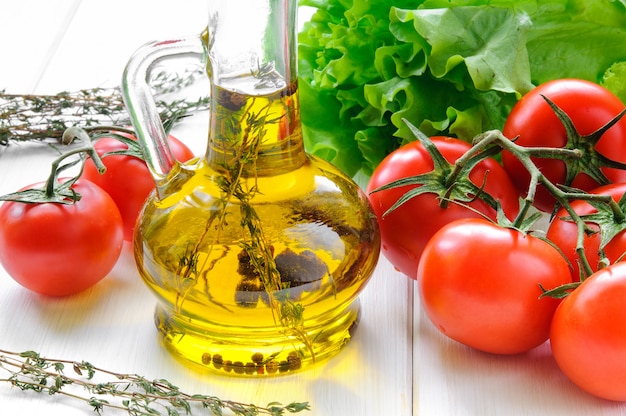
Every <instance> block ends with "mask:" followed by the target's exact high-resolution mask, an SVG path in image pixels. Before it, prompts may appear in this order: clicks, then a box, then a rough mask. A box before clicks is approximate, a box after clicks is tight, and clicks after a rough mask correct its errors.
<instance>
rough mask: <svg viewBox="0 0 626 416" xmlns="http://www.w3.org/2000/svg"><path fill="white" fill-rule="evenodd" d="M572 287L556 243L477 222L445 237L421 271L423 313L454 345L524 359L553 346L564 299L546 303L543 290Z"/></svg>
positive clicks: (435, 240) (453, 226)
mask: <svg viewBox="0 0 626 416" xmlns="http://www.w3.org/2000/svg"><path fill="white" fill-rule="evenodd" d="M570 282H571V280H570V273H569V267H568V265H567V262H566V261H565V259H564V258H563V257H562V256H561V254H560V253H559V252H558V250H556V249H555V248H554V247H552V246H551V245H550V244H549V243H547V242H545V241H543V240H541V239H539V238H536V237H533V236H531V235H527V234H524V233H522V232H519V231H517V230H514V229H509V228H502V227H500V226H497V225H495V224H493V223H491V222H489V221H487V220H484V219H474V218H472V219H462V220H457V221H454V222H452V223H450V224H448V225H446V226H445V227H443V228H442V229H441V230H440V231H438V232H437V233H436V234H435V235H434V236H433V237H432V238H431V240H430V241H429V242H428V244H427V245H426V247H425V248H424V253H423V254H422V258H421V260H420V263H419V267H418V270H417V284H418V287H419V292H420V297H421V302H422V307H423V308H424V311H425V312H426V315H427V316H428V317H429V318H430V320H431V321H432V322H433V324H434V325H435V326H436V327H437V328H438V329H439V330H440V331H441V332H442V333H443V334H445V335H446V336H448V337H449V338H452V339H454V340H456V341H458V342H460V343H462V344H465V345H468V346H470V347H472V348H475V349H478V350H481V351H485V352H489V353H494V354H517V353H522V352H526V351H529V350H530V349H532V348H535V347H537V346H538V345H540V344H542V343H543V342H545V341H546V340H547V339H548V335H549V332H550V322H551V321H552V316H553V314H554V311H555V310H556V308H557V306H558V304H559V300H558V299H554V298H549V297H542V298H540V296H541V294H542V293H543V292H542V290H541V286H543V288H545V289H546V290H549V289H553V288H556V287H559V286H561V285H563V284H566V283H570ZM540 285H541V286H540Z"/></svg>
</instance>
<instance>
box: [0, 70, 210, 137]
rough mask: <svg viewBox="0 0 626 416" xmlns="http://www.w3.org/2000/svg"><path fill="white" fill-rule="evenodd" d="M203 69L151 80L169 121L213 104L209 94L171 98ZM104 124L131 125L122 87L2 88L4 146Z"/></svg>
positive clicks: (0, 133) (159, 75)
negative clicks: (43, 90)
mask: <svg viewBox="0 0 626 416" xmlns="http://www.w3.org/2000/svg"><path fill="white" fill-rule="evenodd" d="M200 74H201V71H200V70H199V69H198V68H196V67H194V68H193V69H188V70H185V71H183V72H182V73H176V72H167V71H165V70H163V71H160V72H158V73H157V74H156V75H155V76H154V77H153V78H152V80H151V82H150V86H151V87H152V89H153V91H154V95H155V99H156V100H157V108H158V110H159V114H160V115H161V119H162V120H163V121H164V122H167V121H170V122H172V121H176V120H179V119H181V118H183V117H185V116H186V115H189V114H191V113H194V112H197V111H203V110H206V109H208V106H209V97H208V96H201V97H199V98H198V99H196V100H186V99H167V98H166V97H165V95H167V94H175V93H177V92H179V91H181V90H182V89H184V88H186V87H189V86H191V85H193V83H194V82H196V81H197V79H198V78H199V75H200ZM100 124H112V125H129V124H130V119H129V117H128V114H127V112H126V108H125V107H124V102H123V100H122V96H121V92H120V90H119V88H90V89H84V90H79V91H75V92H60V93H58V94H54V95H34V94H24V95H20V94H6V93H5V92H4V90H0V145H8V144H9V143H10V142H11V141H47V140H52V141H54V142H57V141H58V140H59V139H60V138H61V137H62V135H63V132H64V131H65V130H66V129H67V128H69V127H73V126H75V127H89V126H95V125H100Z"/></svg>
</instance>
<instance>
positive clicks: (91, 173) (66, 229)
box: [0, 132, 193, 296]
mask: <svg viewBox="0 0 626 416" xmlns="http://www.w3.org/2000/svg"><path fill="white" fill-rule="evenodd" d="M114 134H115V135H117V136H118V137H119V136H121V137H126V138H128V139H129V140H132V141H133V142H134V141H135V140H136V139H135V138H134V137H133V136H132V135H130V134H124V133H119V132H115V133H114ZM131 143H132V142H131ZM169 143H170V148H171V150H172V153H173V154H174V156H175V157H176V158H177V159H178V160H179V161H181V162H184V161H187V160H189V159H191V158H192V157H193V153H192V152H191V150H190V149H189V148H188V147H187V146H185V145H184V144H183V143H182V142H180V141H179V140H178V139H176V138H175V137H173V136H170V137H169ZM88 149H89V151H93V152H95V153H96V154H91V156H92V157H91V158H88V159H87V160H86V161H85V164H84V170H83V171H82V173H81V175H80V177H78V178H76V177H74V178H61V179H57V178H56V172H54V171H53V172H52V175H51V178H50V179H49V181H48V182H46V183H38V184H33V185H31V186H28V187H26V188H24V189H22V190H21V191H19V192H17V193H15V194H11V195H10V198H8V199H6V200H5V202H3V203H2V205H1V206H0V264H2V266H3V267H4V269H5V270H6V271H7V273H8V274H9V275H10V276H11V277H13V279H15V281H17V282H18V283H19V284H21V285H22V286H24V287H25V288H27V289H30V290H32V291H34V292H36V293H40V294H43V295H47V296H68V295H73V294H76V293H79V292H82V291H84V290H86V289H88V288H90V287H92V286H93V285H95V284H96V283H97V282H99V281H100V280H102V279H103V278H104V277H106V276H107V275H108V274H109V272H110V271H111V270H112V269H113V267H114V266H115V264H116V263H117V261H118V258H119V256H120V254H121V251H122V247H123V242H124V240H128V241H130V240H132V235H133V228H134V226H135V222H136V221H137V217H138V215H139V212H140V210H141V207H142V206H143V203H144V201H145V199H146V198H147V197H148V195H149V193H150V192H152V190H153V189H154V187H155V184H154V181H153V179H152V176H151V175H150V172H149V170H148V167H147V165H146V164H145V162H144V161H143V160H141V159H140V158H137V157H136V156H133V155H131V154H125V151H126V150H127V149H128V144H126V143H124V142H122V141H120V140H118V139H117V138H116V137H114V135H112V137H106V136H104V137H98V138H97V139H95V143H93V144H92V145H90V147H88ZM94 157H97V158H98V160H99V162H100V163H102V164H103V165H104V167H105V168H106V171H105V172H102V171H101V169H100V168H101V167H102V165H100V163H98V166H97V165H96V164H95V163H94ZM100 157H101V159H100ZM11 198H14V199H11Z"/></svg>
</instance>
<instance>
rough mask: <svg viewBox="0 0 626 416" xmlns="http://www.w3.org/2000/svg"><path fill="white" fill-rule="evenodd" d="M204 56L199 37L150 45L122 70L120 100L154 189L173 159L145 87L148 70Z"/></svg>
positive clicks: (168, 170)
mask: <svg viewBox="0 0 626 416" xmlns="http://www.w3.org/2000/svg"><path fill="white" fill-rule="evenodd" d="M205 56H206V52H205V47H204V43H203V42H202V38H201V36H200V35H196V36H189V37H184V38H180V39H175V40H168V41H160V42H150V43H147V44H145V45H143V46H142V47H140V48H139V49H138V50H137V51H136V52H135V53H134V54H133V55H132V56H131V58H130V60H129V61H128V63H127V64H126V68H125V69H124V73H123V76H122V98H123V100H124V104H125V106H126V109H127V111H128V113H129V115H130V119H131V123H132V124H133V127H134V129H135V132H136V134H137V139H138V140H139V143H140V144H141V147H142V149H143V152H144V157H145V160H146V164H147V165H148V169H149V170H150V173H151V174H152V177H153V179H154V181H155V183H156V185H157V189H158V188H160V185H164V184H165V181H166V180H167V175H168V173H169V172H170V171H171V170H172V168H173V167H174V166H175V165H176V163H177V160H176V158H175V157H174V155H173V154H172V151H171V150H170V148H169V145H168V141H167V134H166V133H165V129H164V127H163V123H162V122H161V118H160V115H159V111H158V109H157V105H156V102H155V100H154V97H153V95H152V91H151V89H150V86H149V84H148V80H149V79H150V75H151V71H152V69H153V68H154V66H155V64H157V63H160V62H162V61H164V60H170V59H178V58H182V57H194V58H198V59H200V60H202V61H204V58H205Z"/></svg>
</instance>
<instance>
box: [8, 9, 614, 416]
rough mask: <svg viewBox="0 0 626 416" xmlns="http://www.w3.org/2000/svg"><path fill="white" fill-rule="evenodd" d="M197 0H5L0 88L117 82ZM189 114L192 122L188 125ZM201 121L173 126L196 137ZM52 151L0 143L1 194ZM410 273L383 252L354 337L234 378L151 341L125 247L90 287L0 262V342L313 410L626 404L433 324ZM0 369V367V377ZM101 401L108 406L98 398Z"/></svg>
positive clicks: (144, 295) (68, 404)
mask: <svg viewBox="0 0 626 416" xmlns="http://www.w3.org/2000/svg"><path fill="white" fill-rule="evenodd" d="M205 8H206V5H205V2H204V1H200V0H178V1H176V2H173V1H165V0H110V1H107V2H103V1H100V2H96V1H90V0H55V1H44V0H2V2H0V16H1V19H0V22H1V23H0V89H5V90H6V91H7V92H10V93H18V94H24V93H40V94H49V93H57V92H59V91H63V90H67V91H74V90H78V89H84V88H92V87H96V86H101V87H110V86H117V85H118V84H119V82H120V78H121V73H122V70H123V67H124V65H125V63H126V61H127V60H128V58H129V57H130V55H131V54H132V52H133V51H134V50H135V49H136V48H137V47H139V46H140V45H141V44H143V43H145V42H147V41H150V40H158V39H161V40H163V39H169V38H172V37H175V36H180V35H186V34H190V33H197V32H199V31H200V30H201V29H202V28H203V27H204V26H205V25H206V22H205V16H206V13H205ZM198 127H200V129H198ZM198 130H202V123H201V122H199V123H195V124H194V123H191V125H189V126H186V127H185V126H182V127H180V128H179V130H178V131H175V132H174V133H175V134H176V135H177V136H178V137H179V138H181V139H183V140H184V141H185V142H186V143H187V144H188V145H189V146H190V147H192V148H193V149H194V150H196V151H197V152H200V153H201V152H202V151H203V150H204V145H205V143H204V142H203V140H204V137H205V135H204V134H203V132H202V131H200V133H199V134H196V133H197V131H198ZM53 156H54V153H53V152H52V151H51V150H50V149H48V148H46V147H45V146H42V145H41V144H11V145H10V146H8V147H6V148H1V149H0V194H6V193H9V192H13V191H15V190H17V189H18V188H19V187H21V186H24V185H27V184H30V183H32V182H37V181H41V180H44V179H45V178H46V176H47V173H48V170H49V162H50V161H51V160H52V158H53ZM415 288H416V287H415V284H414V282H413V281H410V280H409V279H407V278H405V277H404V276H403V275H401V274H399V273H398V272H396V271H394V270H393V268H392V267H391V266H390V265H389V263H388V262H387V261H386V260H385V259H384V258H381V261H380V263H379V266H378V268H377V270H376V273H375V275H374V276H373V277H372V279H371V282H370V284H369V285H368V286H367V288H366V289H365V291H364V293H363V294H362V296H361V300H362V307H363V313H362V319H361V324H360V326H359V327H358V330H357V333H356V336H355V337H354V339H353V341H352V342H351V343H350V344H349V345H348V346H347V347H346V348H345V349H344V350H343V351H342V352H341V353H340V354H339V355H338V356H336V357H334V358H332V359H331V360H330V361H328V362H326V363H325V364H323V365H320V366H319V367H317V368H314V369H313V370H310V371H307V372H302V373H299V374H295V375H290V376H283V377H279V378H274V379H263V380H244V379H239V378H230V377H226V376H206V375H204V376H203V375H200V374H196V373H194V372H193V371H192V370H189V369H187V368H186V367H183V366H181V364H179V363H178V362H176V361H174V360H173V359H172V358H171V357H170V355H169V354H168V353H167V352H166V351H165V350H164V349H163V348H162V347H161V345H160V344H159V342H158V338H157V334H156V330H155V328H154V324H153V320H152V315H153V309H154V305H155V299H154V298H153V296H152V295H151V294H150V293H149V292H148V289H147V288H146V287H144V285H143V283H142V282H141V281H140V279H139V276H138V274H137V272H136V270H135V268H134V263H133V260H132V256H131V253H130V247H128V246H127V247H125V249H124V253H123V255H122V258H121V259H120V261H119V264H118V265H117V266H116V268H115V269H114V270H113V271H112V272H111V274H110V275H109V276H108V277H107V278H106V279H105V280H103V281H102V282H101V283H99V284H98V285H97V286H95V287H94V288H92V289H90V290H88V291H86V292H84V293H82V294H79V295H77V296H73V297H69V298H64V299H48V298H44V297H41V296H38V295H35V294H33V293H30V292H28V291H27V290H26V289H23V288H22V287H21V286H19V285H17V284H16V283H15V282H14V281H13V280H12V279H11V278H10V277H9V276H8V275H7V273H6V272H5V271H4V270H2V269H1V268H0V349H8V350H13V351H23V350H36V351H38V352H40V353H41V354H42V355H44V356H50V357H54V358H67V359H71V360H77V361H81V360H86V361H89V362H91V363H92V364H94V365H96V366H99V367H103V368H107V369H110V370H114V371H118V372H126V373H138V374H141V375H144V376H146V377H148V378H166V379H168V380H169V381H171V382H172V383H174V384H176V385H178V386H179V387H181V389H183V390H185V391H187V392H192V393H203V394H214V395H217V396H219V397H221V398H223V399H232V400H237V401H241V402H250V403H256V404H259V405H265V404H267V403H268V402H270V401H274V400H277V401H281V402H283V403H289V402H291V401H309V402H310V404H311V408H312V410H311V412H308V413H307V412H305V413H303V414H311V415H316V416H330V415H333V416H334V415H339V416H344V415H345V416H352V415H363V416H369V415H372V416H373V415H391V416H404V415H428V416H430V415H507V416H509V415H511V416H513V415H551V416H552V415H626V405H624V404H621V403H613V402H607V401H603V400H599V399H596V398H593V397H591V396H589V395H587V394H585V393H582V392H581V391H579V390H578V389H577V388H576V387H575V386H573V385H572V384H571V383H570V382H569V381H568V380H567V379H566V378H565V377H564V376H563V375H562V374H561V373H560V372H559V370H558V368H557V367H556V364H555V362H554V360H553V359H552V357H551V355H550V351H549V345H547V344H545V345H543V346H541V347H539V348H537V349H536V350H534V351H532V352H530V353H528V354H526V355H523V356H515V357H495V356H490V355H486V354H482V353H479V352H476V351H473V350H470V349H468V348H465V347H463V346H461V345H459V344H457V343H454V342H452V341H449V340H448V339H446V338H444V337H443V336H442V335H440V334H439V333H438V332H437V331H436V330H435V329H434V327H433V326H432V325H431V324H430V322H429V321H428V320H427V319H426V318H425V316H424V315H423V313H422V312H421V310H420V306H419V299H418V296H417V294H416V292H415ZM1 377H2V375H1V374H0V378H1ZM14 414H19V415H40V414H42V415H64V416H65V415H69V416H72V415H87V414H92V411H91V409H90V408H89V407H87V406H78V407H77V404H76V403H74V402H72V401H70V400H67V399H59V398H55V397H48V396H45V395H37V394H34V393H32V392H31V393H28V392H26V393H24V392H21V391H19V390H17V389H11V388H9V386H8V385H6V383H5V385H0V415H14ZM105 414H114V413H113V412H110V411H107V412H105Z"/></svg>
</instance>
